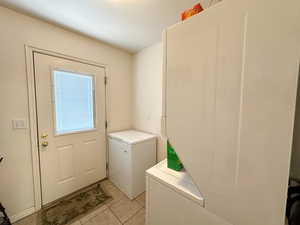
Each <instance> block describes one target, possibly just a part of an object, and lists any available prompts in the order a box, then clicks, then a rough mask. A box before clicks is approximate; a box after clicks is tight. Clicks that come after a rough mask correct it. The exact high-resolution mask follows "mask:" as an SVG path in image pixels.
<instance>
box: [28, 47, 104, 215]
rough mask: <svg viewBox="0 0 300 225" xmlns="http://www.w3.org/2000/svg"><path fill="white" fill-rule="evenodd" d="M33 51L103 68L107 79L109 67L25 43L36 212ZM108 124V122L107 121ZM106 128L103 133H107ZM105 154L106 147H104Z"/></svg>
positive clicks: (38, 177)
mask: <svg viewBox="0 0 300 225" xmlns="http://www.w3.org/2000/svg"><path fill="white" fill-rule="evenodd" d="M34 53H40V54H44V55H49V56H54V57H59V58H63V59H67V60H71V61H74V62H79V63H83V64H88V65H92V66H96V67H101V68H104V70H105V77H106V79H107V81H109V77H108V74H109V67H108V65H106V64H103V63H98V62H93V61H90V60H86V59H81V58H77V57H73V56H69V55H65V54H62V53H57V52H54V51H50V50H45V49H41V48H36V47H33V46H30V45H25V58H26V72H27V87H28V110H29V128H30V142H31V157H32V174H33V187H34V190H33V191H34V208H35V211H36V212H37V211H38V210H40V209H41V207H42V194H41V174H40V160H39V149H38V148H39V146H38V137H37V133H38V132H37V114H36V113H37V109H36V94H35V74H34V61H33V55H34ZM109 85H110V82H107V85H105V118H106V121H109V118H108V115H109V114H108V113H107V109H108V99H109V96H110V95H109V90H110V87H109ZM108 126H109V123H108ZM107 129H108V128H106V129H105V133H106V134H107ZM106 155H107V149H106Z"/></svg>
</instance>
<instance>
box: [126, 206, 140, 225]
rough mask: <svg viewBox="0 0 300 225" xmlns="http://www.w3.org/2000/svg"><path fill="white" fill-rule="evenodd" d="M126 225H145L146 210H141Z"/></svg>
mask: <svg viewBox="0 0 300 225" xmlns="http://www.w3.org/2000/svg"><path fill="white" fill-rule="evenodd" d="M124 225H145V209H141V210H140V211H139V212H138V213H137V214H136V215H134V216H133V217H132V218H130V219H129V220H128V221H127V222H126V223H125V224H124Z"/></svg>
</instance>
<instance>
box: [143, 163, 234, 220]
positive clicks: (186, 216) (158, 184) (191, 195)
mask: <svg viewBox="0 0 300 225" xmlns="http://www.w3.org/2000/svg"><path fill="white" fill-rule="evenodd" d="M146 198H147V200H146V208H147V214H146V225H167V224H168V225H169V224H172V225H215V224H218V225H229V224H228V223H226V222H225V221H223V220H221V219H220V218H218V217H216V216H215V215H213V214H211V213H209V212H208V211H207V210H206V209H205V208H204V201H205V200H204V199H203V197H202V195H201V193H200V192H199V191H198V190H197V187H196V185H195V184H194V183H193V182H192V180H191V177H190V176H189V175H188V174H187V172H186V171H181V172H177V171H173V170H171V169H168V168H167V162H166V160H165V161H163V162H161V163H159V164H157V165H156V166H154V167H153V168H151V169H149V170H148V171H147V192H146Z"/></svg>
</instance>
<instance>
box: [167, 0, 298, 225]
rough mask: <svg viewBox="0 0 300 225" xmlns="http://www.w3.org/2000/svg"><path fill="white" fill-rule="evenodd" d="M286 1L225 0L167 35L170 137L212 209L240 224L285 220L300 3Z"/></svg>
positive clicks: (275, 223)
mask: <svg viewBox="0 0 300 225" xmlns="http://www.w3.org/2000/svg"><path fill="white" fill-rule="evenodd" d="M281 5H282V3H280V1H274V0H264V1H261V0H241V1H233V0H223V1H222V2H221V3H219V4H217V5H215V6H214V7H212V8H210V9H207V10H205V11H204V12H202V13H201V14H199V15H196V16H194V17H192V18H190V19H188V20H186V21H184V22H181V23H178V24H176V25H174V26H172V27H170V28H169V29H167V30H166V32H165V33H166V35H165V43H164V44H165V57H164V58H165V60H166V62H165V91H164V93H165V115H164V116H165V118H166V134H167V137H168V139H169V141H170V143H171V144H172V146H173V147H174V148H175V150H176V152H177V153H178V155H179V157H180V159H181V161H182V162H183V164H184V166H185V168H186V170H187V171H188V172H189V174H190V175H191V176H192V179H193V181H194V182H195V184H196V186H197V187H198V188H199V190H201V193H202V194H203V196H204V198H205V208H206V209H207V210H208V211H209V212H211V213H214V214H216V215H218V216H219V217H222V218H224V219H225V220H226V221H229V222H230V223H231V224H234V225H261V224H266V225H282V224H283V223H284V214H285V203H286V192H287V182H288V176H289V163H290V152H291V146H292V136H293V122H294V111H295V103H296V90H297V78H298V72H299V58H300V23H299V21H300V14H299V10H300V2H299V1H290V2H289V4H287V5H285V8H284V10H283V9H282V7H281ZM296 21H298V22H296ZM162 199H163V198H162ZM162 201H164V200H162ZM228 203H230V204H228ZM170 216H172V215H170Z"/></svg>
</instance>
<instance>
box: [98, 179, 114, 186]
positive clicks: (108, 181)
mask: <svg viewBox="0 0 300 225" xmlns="http://www.w3.org/2000/svg"><path fill="white" fill-rule="evenodd" d="M100 184H101V187H102V188H103V187H106V186H107V185H113V183H112V182H111V181H110V180H108V179H106V180H104V181H101V183H100Z"/></svg>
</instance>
